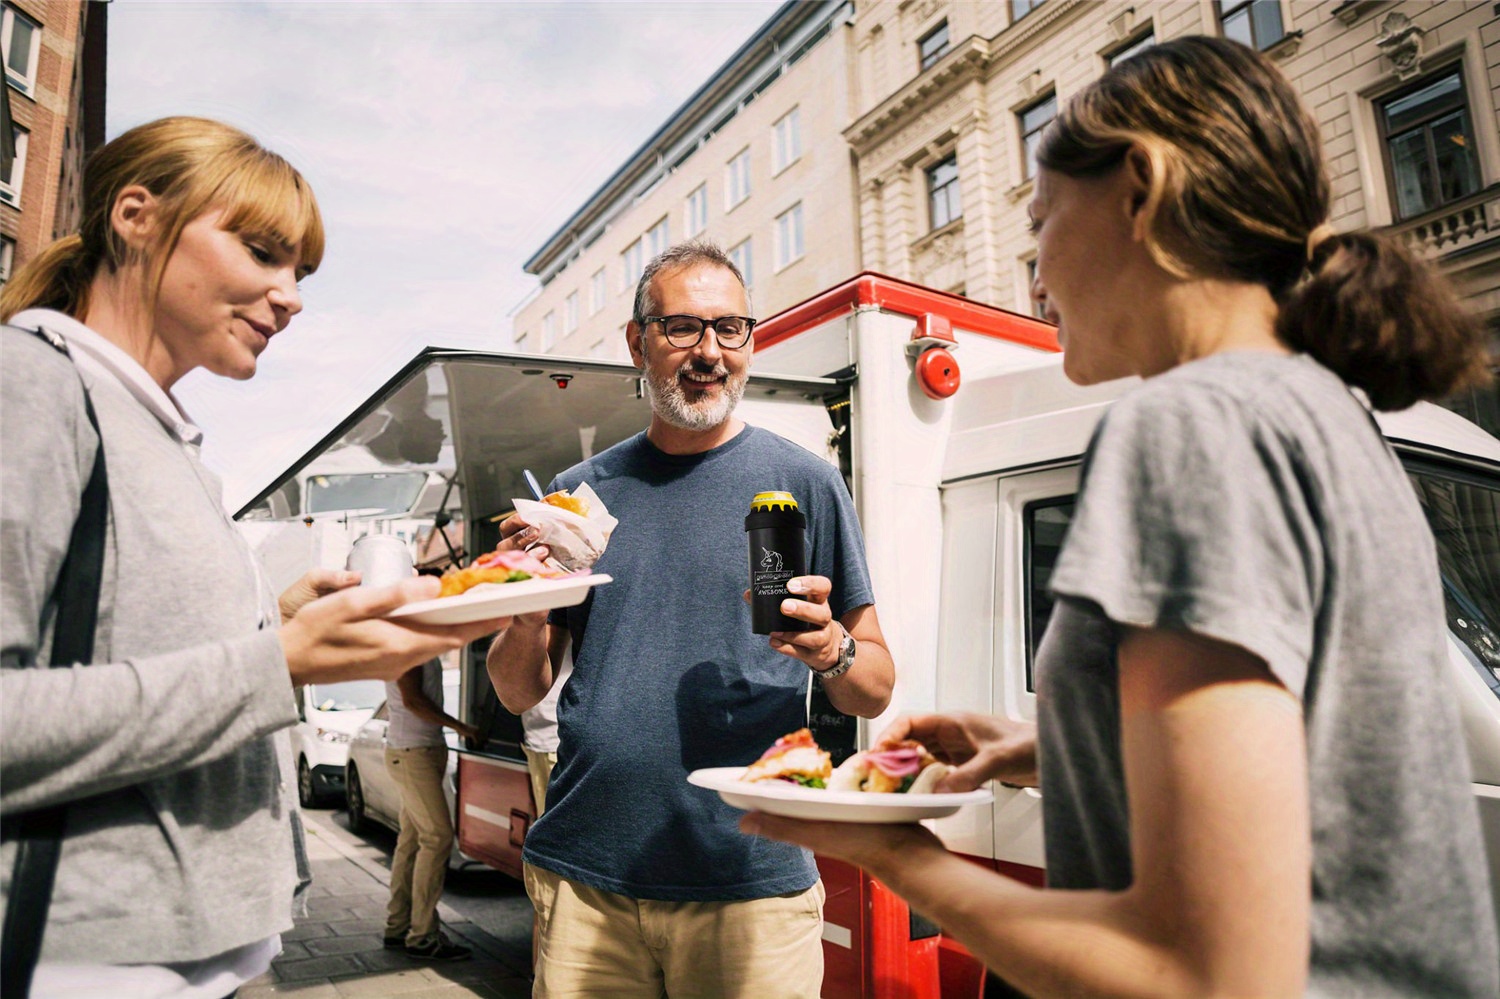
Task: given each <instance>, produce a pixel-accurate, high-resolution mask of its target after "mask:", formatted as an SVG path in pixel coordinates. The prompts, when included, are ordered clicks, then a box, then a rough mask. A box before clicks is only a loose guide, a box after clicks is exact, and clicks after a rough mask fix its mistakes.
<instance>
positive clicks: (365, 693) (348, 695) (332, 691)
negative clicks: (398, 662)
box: [307, 680, 385, 711]
mask: <svg viewBox="0 0 1500 999" xmlns="http://www.w3.org/2000/svg"><path fill="white" fill-rule="evenodd" d="M383 700H385V684H384V683H382V682H381V681H379V680H345V681H344V682H343V683H319V684H308V687H307V703H308V704H310V705H312V706H313V707H314V708H317V709H318V710H319V711H369V710H371V709H372V708H374V707H375V706H376V705H378V704H379V703H380V702H381V701H383Z"/></svg>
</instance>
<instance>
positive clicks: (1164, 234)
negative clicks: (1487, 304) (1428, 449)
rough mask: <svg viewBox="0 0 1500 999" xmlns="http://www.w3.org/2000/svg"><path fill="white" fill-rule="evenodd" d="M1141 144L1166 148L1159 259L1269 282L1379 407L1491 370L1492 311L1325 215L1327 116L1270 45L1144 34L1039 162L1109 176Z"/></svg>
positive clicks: (1184, 269) (1075, 107)
mask: <svg viewBox="0 0 1500 999" xmlns="http://www.w3.org/2000/svg"><path fill="white" fill-rule="evenodd" d="M1132 147H1134V148H1138V149H1140V150H1142V151H1143V152H1144V153H1145V155H1146V156H1147V157H1148V158H1149V159H1150V161H1151V168H1152V169H1151V185H1152V188H1151V192H1150V194H1149V196H1148V199H1147V206H1146V207H1147V211H1148V212H1149V217H1150V218H1151V231H1150V233H1149V236H1148V242H1147V248H1148V250H1149V251H1150V252H1151V254H1152V256H1153V257H1154V258H1155V259H1156V261H1157V263H1159V264H1160V265H1161V266H1163V267H1164V268H1166V269H1167V270H1168V271H1170V272H1172V273H1174V274H1177V275H1179V276H1183V277H1186V276H1189V275H1202V276H1207V277H1217V278H1229V279H1234V280H1241V281H1251V282H1254V283H1257V284H1262V285H1265V286H1266V287H1267V288H1268V289H1270V292H1271V294H1272V296H1274V298H1275V299H1276V301H1277V303H1278V304H1279V306H1280V311H1279V313H1278V315H1277V320H1276V333H1277V335H1278V336H1279V337H1280V338H1281V339H1282V341H1283V342H1284V343H1286V344H1287V345H1288V346H1289V347H1291V348H1293V349H1294V350H1300V351H1305V352H1306V353H1308V354H1310V355H1311V356H1312V357H1314V358H1316V359H1317V360H1318V361H1319V362H1320V363H1322V364H1324V365H1325V366H1327V367H1328V368H1330V369H1331V370H1332V371H1334V372H1335V373H1336V374H1338V375H1339V376H1340V377H1341V378H1343V379H1344V381H1345V382H1347V383H1349V384H1350V385H1353V386H1356V387H1358V388H1361V389H1363V390H1364V391H1365V392H1366V393H1367V394H1368V395H1369V397H1370V401H1371V403H1372V404H1373V405H1374V406H1375V407H1376V408H1377V409H1403V408H1405V407H1407V406H1410V405H1411V404H1413V403H1415V402H1418V401H1420V400H1423V399H1436V398H1441V397H1443V396H1446V395H1449V394H1451V393H1453V392H1455V391H1457V390H1459V389H1461V388H1465V387H1467V386H1470V385H1475V384H1480V383H1482V382H1484V381H1485V380H1486V379H1487V378H1488V377H1489V373H1488V370H1487V366H1486V354H1485V346H1484V338H1483V333H1482V331H1481V329H1480V327H1479V324H1478V323H1477V322H1476V321H1475V319H1474V318H1473V317H1472V316H1471V315H1470V314H1469V313H1468V312H1467V311H1466V310H1465V309H1464V308H1463V306H1462V305H1461V304H1460V303H1459V301H1458V300H1457V298H1456V297H1455V295H1454V294H1453V292H1452V291H1451V290H1450V289H1449V288H1448V286H1447V284H1446V282H1445V281H1443V279H1442V278H1441V277H1440V276H1439V275H1438V274H1437V273H1436V272H1435V271H1434V270H1433V269H1432V268H1431V267H1429V266H1428V265H1427V264H1425V263H1424V262H1422V261H1420V260H1418V259H1416V258H1415V257H1414V256H1413V255H1412V254H1411V253H1410V252H1409V251H1408V250H1407V249H1406V248H1405V247H1404V246H1402V245H1399V244H1398V243H1396V242H1394V241H1393V240H1390V239H1387V238H1385V237H1382V236H1377V235H1375V234H1373V233H1369V232H1358V233H1345V234H1342V235H1340V234H1334V233H1332V231H1331V230H1328V229H1327V228H1326V222H1327V219H1328V211H1329V204H1330V200H1331V198H1330V189H1329V183H1328V177H1327V174H1326V172H1325V170H1324V165H1323V156H1322V146H1321V143H1320V140H1319V137H1318V127H1317V124H1316V123H1315V122H1314V121H1313V118H1312V116H1311V115H1310V114H1309V113H1308V112H1307V110H1306V109H1305V108H1304V107H1303V106H1302V104H1301V102H1300V101H1299V100H1298V99H1297V95H1296V93H1295V92H1294V91H1293V90H1292V87H1291V85H1290V84H1289V83H1288V82H1287V80H1286V78H1285V77H1284V76H1282V74H1281V72H1280V71H1279V70H1278V69H1277V68H1276V66H1275V64H1273V63H1272V62H1271V60H1270V59H1269V58H1267V57H1266V56H1264V55H1262V54H1261V53H1259V52H1256V51H1254V50H1252V49H1249V48H1247V47H1245V46H1243V45H1240V44H1239V43H1237V42H1231V41H1227V40H1225V39H1221V38H1207V37H1201V36H1191V37H1186V38H1179V39H1175V40H1173V41H1170V42H1165V43H1163V44H1161V45H1157V46H1154V47H1152V48H1149V49H1145V50H1143V51H1142V52H1140V53H1138V54H1136V55H1135V56H1132V57H1131V58H1129V59H1127V60H1125V61H1124V62H1122V63H1120V64H1119V65H1118V66H1116V67H1114V68H1113V69H1111V70H1110V71H1109V72H1108V73H1106V74H1105V75H1104V76H1103V77H1101V78H1100V79H1098V80H1097V81H1095V82H1094V83H1093V84H1092V85H1090V86H1089V87H1088V88H1087V89H1085V90H1084V91H1082V92H1081V93H1079V94H1078V95H1077V96H1076V97H1074V98H1073V100H1072V101H1070V102H1069V103H1068V105H1067V106H1066V107H1065V108H1064V109H1063V111H1062V113H1061V114H1060V115H1058V118H1057V120H1056V121H1055V122H1054V123H1053V124H1052V125H1051V126H1050V127H1049V128H1048V130H1047V132H1046V133H1045V134H1044V135H1043V137H1042V142H1041V146H1040V148H1039V149H1038V152H1037V162H1038V163H1040V164H1041V165H1042V166H1043V167H1045V168H1046V169H1048V170H1054V171H1056V172H1058V173H1060V174H1064V175H1066V176H1072V177H1087V176H1097V175H1100V174H1104V173H1107V172H1109V171H1111V170H1113V169H1115V168H1117V167H1118V166H1119V165H1120V164H1121V163H1122V162H1123V161H1124V158H1125V155H1126V153H1127V151H1129V150H1130V149H1131V148H1132ZM1320 227H1323V228H1321V229H1320ZM1325 233H1327V235H1326V236H1325V235H1324V234H1325ZM1310 239H1311V241H1312V242H1313V244H1314V245H1313V247H1312V249H1311V251H1310V250H1309V241H1310Z"/></svg>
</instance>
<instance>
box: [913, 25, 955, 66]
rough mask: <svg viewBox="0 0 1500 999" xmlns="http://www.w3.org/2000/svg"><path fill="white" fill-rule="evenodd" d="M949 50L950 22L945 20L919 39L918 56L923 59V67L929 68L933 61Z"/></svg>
mask: <svg viewBox="0 0 1500 999" xmlns="http://www.w3.org/2000/svg"><path fill="white" fill-rule="evenodd" d="M947 51H948V22H947V21H944V22H943V23H942V24H939V25H938V26H937V27H936V28H933V29H932V30H931V31H929V32H927V34H925V35H923V36H922V37H921V38H920V39H918V40H917V58H918V59H919V60H920V61H921V64H922V69H927V68H928V67H930V66H931V65H932V64H933V63H935V62H937V61H938V60H939V59H941V58H942V57H943V54H944V53H945V52H947Z"/></svg>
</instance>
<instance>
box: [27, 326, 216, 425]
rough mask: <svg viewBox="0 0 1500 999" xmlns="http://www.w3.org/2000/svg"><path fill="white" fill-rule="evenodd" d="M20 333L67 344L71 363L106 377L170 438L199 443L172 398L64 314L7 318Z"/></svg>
mask: <svg viewBox="0 0 1500 999" xmlns="http://www.w3.org/2000/svg"><path fill="white" fill-rule="evenodd" d="M10 323H11V325H12V326H19V327H21V328H22V329H28V330H29V329H40V328H42V327H45V328H46V329H48V330H51V331H52V332H53V333H56V334H58V335H59V336H61V337H62V338H63V339H64V340H66V341H67V344H68V349H69V350H70V351H71V352H72V353H73V359H74V361H75V362H77V364H78V366H79V367H80V368H82V369H83V370H85V371H87V372H89V373H90V374H93V375H95V376H99V375H106V376H108V377H110V378H112V379H114V380H115V381H116V382H118V383H119V384H120V385H121V386H122V387H124V388H125V390H126V391H128V392H129V393H130V394H131V395H132V396H134V397H135V398H136V401H138V402H139V403H140V404H141V405H142V406H145V407H146V409H148V410H150V412H151V415H152V416H155V417H156V419H157V421H158V422H160V423H161V425H162V426H163V427H165V428H166V429H167V432H168V433H170V434H171V435H172V436H173V437H176V438H177V439H178V440H179V441H181V442H182V443H183V444H186V445H188V446H190V447H199V446H200V445H202V443H203V431H202V430H200V429H199V428H198V427H197V426H196V425H194V423H193V421H192V418H191V417H189V416H188V415H187V413H186V412H185V411H184V410H183V408H182V405H181V404H180V403H179V402H178V401H177V400H176V399H174V398H173V397H172V394H171V393H170V392H168V391H167V390H166V389H164V388H162V387H161V386H160V385H159V384H157V382H156V379H154V378H152V377H151V375H150V374H148V373H147V372H146V369H145V368H143V367H141V365H140V362H138V361H137V360H136V359H135V358H133V357H131V356H130V355H129V354H127V353H125V351H123V350H121V349H120V348H119V347H117V346H115V345H114V344H113V343H110V342H109V341H108V340H106V339H104V337H102V336H100V335H99V334H98V333H95V332H94V331H93V330H91V329H89V328H88V327H87V326H85V325H83V323H80V322H79V321H78V320H76V319H74V318H73V317H72V316H69V315H67V314H66V313H62V312H57V311H55V310H53V309H24V310H22V311H21V312H18V313H16V314H15V315H14V316H12V317H11V320H10Z"/></svg>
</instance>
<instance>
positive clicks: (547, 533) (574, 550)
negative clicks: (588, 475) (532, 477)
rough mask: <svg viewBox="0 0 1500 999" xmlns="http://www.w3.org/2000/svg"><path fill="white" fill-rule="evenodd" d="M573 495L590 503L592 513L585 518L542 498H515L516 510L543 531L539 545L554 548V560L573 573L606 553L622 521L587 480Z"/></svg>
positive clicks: (585, 567)
mask: <svg viewBox="0 0 1500 999" xmlns="http://www.w3.org/2000/svg"><path fill="white" fill-rule="evenodd" d="M572 495H573V496H575V497H577V498H578V499H581V500H583V502H584V503H586V504H588V511H589V515H588V516H587V517H581V516H579V515H578V514H576V513H574V512H573V511H572V510H564V509H563V508H562V507H560V506H553V505H552V504H551V503H543V502H541V501H540V500H529V499H513V500H511V502H512V503H514V504H515V507H516V513H518V514H520V515H521V519H522V520H524V521H526V523H528V524H530V525H531V526H532V527H535V528H536V529H537V531H538V532H539V534H538V537H537V540H536V542H535V544H538V545H546V546H547V547H548V548H550V549H552V559H553V560H555V561H556V562H558V563H559V564H560V565H562V567H563V568H565V569H568V570H570V571H572V572H578V571H580V570H583V569H589V568H592V567H593V565H594V563H595V562H597V561H599V556H600V555H603V554H604V548H605V546H606V545H608V544H609V536H610V534H611V533H612V532H613V531H614V529H615V525H616V524H618V523H619V521H618V520H616V519H615V518H613V517H611V516H610V515H609V510H607V509H605V506H604V503H603V502H602V501H601V500H600V499H599V497H598V496H596V495H595V494H594V491H593V490H592V489H590V488H589V484H588V483H587V482H585V483H583V484H581V485H580V486H579V487H578V488H577V489H574V490H572Z"/></svg>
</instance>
